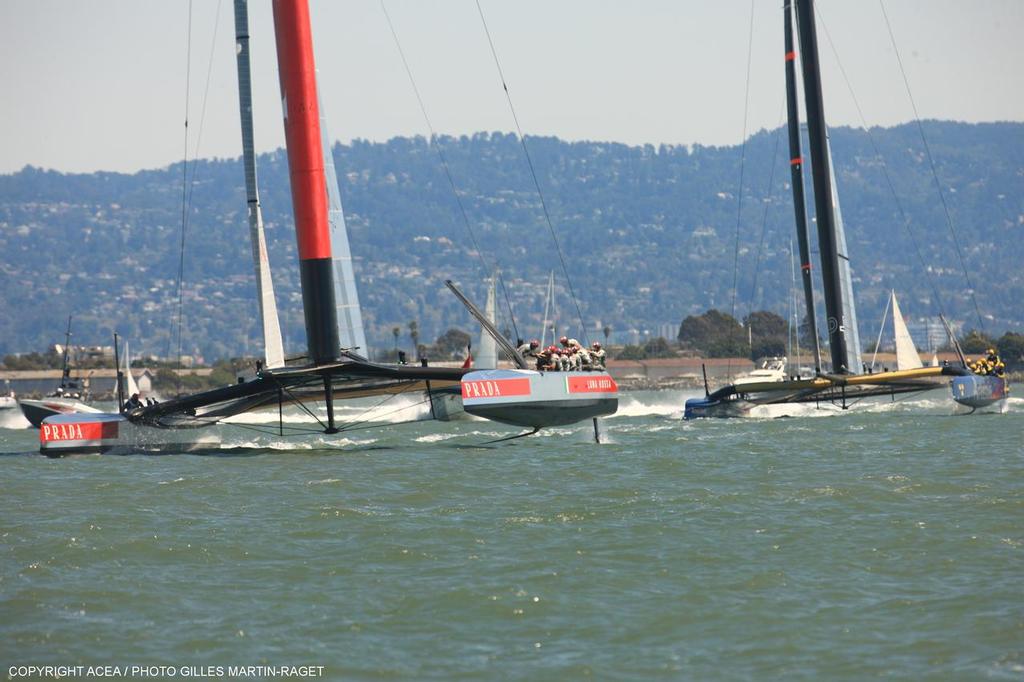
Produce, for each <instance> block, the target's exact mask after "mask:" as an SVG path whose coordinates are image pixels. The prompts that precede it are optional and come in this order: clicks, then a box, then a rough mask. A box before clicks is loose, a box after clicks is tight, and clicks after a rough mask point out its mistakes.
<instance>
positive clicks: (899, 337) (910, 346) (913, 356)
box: [892, 291, 924, 369]
mask: <svg viewBox="0 0 1024 682" xmlns="http://www.w3.org/2000/svg"><path fill="white" fill-rule="evenodd" d="M892 327H893V331H894V333H895V335H896V369H917V368H919V367H923V366H924V365H922V364H921V356H920V355H918V353H917V348H916V347H914V340H913V339H911V338H910V332H909V331H907V323H906V322H905V321H904V320H903V313H902V312H900V304H899V302H898V301H897V300H896V292H895V291H894V292H892Z"/></svg>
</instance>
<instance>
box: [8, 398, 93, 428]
mask: <svg viewBox="0 0 1024 682" xmlns="http://www.w3.org/2000/svg"><path fill="white" fill-rule="evenodd" d="M18 406H19V407H21V413H22V414H23V415H25V419H27V420H28V421H29V423H30V424H32V426H34V427H36V428H39V426H40V424H42V423H43V420H44V419H46V418H47V417H52V416H54V415H58V414H75V413H79V414H97V413H99V412H100V410H97V409H96V408H95V407H91V406H89V405H86V404H85V403H83V402H81V401H80V400H72V399H70V398H43V399H42V400H19V401H18Z"/></svg>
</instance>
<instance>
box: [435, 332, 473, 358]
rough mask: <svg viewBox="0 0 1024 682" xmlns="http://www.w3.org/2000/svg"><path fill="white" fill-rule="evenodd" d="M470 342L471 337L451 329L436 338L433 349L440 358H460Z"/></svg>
mask: <svg viewBox="0 0 1024 682" xmlns="http://www.w3.org/2000/svg"><path fill="white" fill-rule="evenodd" d="M472 340H473V337H472V336H470V335H469V334H467V333H466V332H464V331H462V330H461V329H455V328H454V327H452V328H451V329H449V330H448V331H446V332H445V333H444V334H441V336H439V337H437V341H436V342H435V343H434V348H435V349H436V350H437V352H438V353H439V354H440V355H441V356H442V357H449V358H450V357H458V358H461V357H462V356H463V354H464V353H465V352H466V348H467V347H468V346H469V344H470V343H471V342H472Z"/></svg>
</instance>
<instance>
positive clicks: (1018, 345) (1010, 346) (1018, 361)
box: [996, 332, 1024, 370]
mask: <svg viewBox="0 0 1024 682" xmlns="http://www.w3.org/2000/svg"><path fill="white" fill-rule="evenodd" d="M996 348H997V349H998V350H999V357H1001V358H1002V359H1003V362H1005V363H1006V367H1007V368H1008V369H1011V370H1020V369H1024V334H1017V333H1015V332H1006V333H1005V334H1003V335H1002V336H1000V337H999V340H998V341H996Z"/></svg>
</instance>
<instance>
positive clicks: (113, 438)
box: [39, 412, 220, 457]
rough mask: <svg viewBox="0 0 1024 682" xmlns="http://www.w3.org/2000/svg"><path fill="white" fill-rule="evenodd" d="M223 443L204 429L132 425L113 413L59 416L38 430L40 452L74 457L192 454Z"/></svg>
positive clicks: (48, 419)
mask: <svg viewBox="0 0 1024 682" xmlns="http://www.w3.org/2000/svg"><path fill="white" fill-rule="evenodd" d="M219 445H220V440H219V439H218V438H216V437H213V435H212V434H210V433H209V432H206V431H205V430H202V429H195V428H191V429H165V428H157V427H153V426H146V425H144V424H136V423H133V422H131V421H130V420H129V419H127V418H126V417H125V416H124V415H122V414H117V413H111V412H92V413H72V414H58V415H53V416H50V417H47V418H46V419H44V420H43V423H42V424H41V425H40V428H39V451H40V452H41V453H43V454H44V455H49V456H51V457H55V456H61V455H74V454H134V453H140V454H145V453H167V452H193V451H196V450H204V449H215V448H217V447H219Z"/></svg>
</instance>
